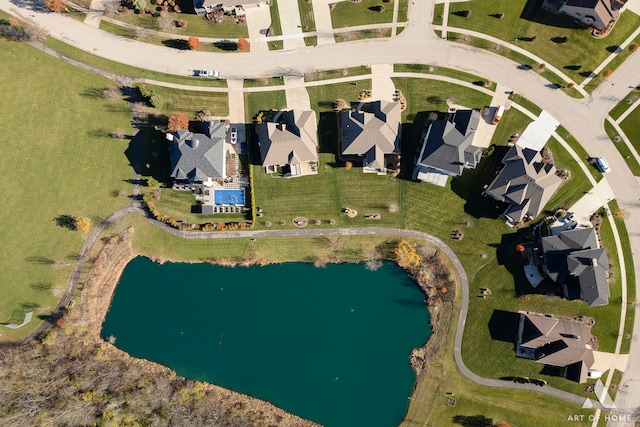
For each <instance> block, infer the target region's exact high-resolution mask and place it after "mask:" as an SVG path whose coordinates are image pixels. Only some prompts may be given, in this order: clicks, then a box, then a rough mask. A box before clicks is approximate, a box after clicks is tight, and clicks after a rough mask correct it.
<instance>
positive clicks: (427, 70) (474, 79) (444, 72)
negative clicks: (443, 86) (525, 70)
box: [393, 64, 496, 90]
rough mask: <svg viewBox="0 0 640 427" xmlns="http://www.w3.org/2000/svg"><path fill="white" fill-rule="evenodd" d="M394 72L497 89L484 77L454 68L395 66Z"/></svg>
mask: <svg viewBox="0 0 640 427" xmlns="http://www.w3.org/2000/svg"><path fill="white" fill-rule="evenodd" d="M393 71H394V72H396V73H424V74H435V75H438V76H445V77H451V78H454V79H457V80H462V81H463V82H468V83H473V84H475V85H477V86H483V87H486V88H487V89H489V90H495V89H496V84H495V83H494V82H492V81H489V80H487V79H483V78H482V77H479V76H476V75H473V74H470V73H465V72H464V71H458V70H454V69H452V68H445V67H436V66H433V65H425V64H395V65H394V66H393ZM487 83H489V84H487Z"/></svg>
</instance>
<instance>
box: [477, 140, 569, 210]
mask: <svg viewBox="0 0 640 427" xmlns="http://www.w3.org/2000/svg"><path fill="white" fill-rule="evenodd" d="M502 163H503V165H504V167H503V168H502V170H500V172H499V173H498V175H497V176H496V178H495V179H494V180H493V182H492V183H491V184H490V185H489V186H488V187H487V188H486V189H485V194H486V195H488V196H490V197H492V198H493V199H495V200H498V201H500V202H504V203H506V204H507V208H506V209H505V211H504V216H506V217H507V219H508V220H509V221H511V222H513V223H518V222H520V221H523V220H526V219H532V218H535V217H536V216H538V214H540V212H542V209H544V206H545V205H546V204H547V202H548V201H549V199H551V196H552V195H553V193H555V191H556V190H557V189H558V187H559V186H560V183H561V182H562V178H560V177H559V176H558V175H556V167H555V166H554V165H553V164H551V163H548V162H546V161H545V160H544V159H543V158H542V155H541V154H540V152H538V151H535V150H532V149H530V148H523V147H521V146H519V145H514V146H513V147H511V148H510V149H509V151H508V152H507V154H506V155H505V156H504V158H503V159H502Z"/></svg>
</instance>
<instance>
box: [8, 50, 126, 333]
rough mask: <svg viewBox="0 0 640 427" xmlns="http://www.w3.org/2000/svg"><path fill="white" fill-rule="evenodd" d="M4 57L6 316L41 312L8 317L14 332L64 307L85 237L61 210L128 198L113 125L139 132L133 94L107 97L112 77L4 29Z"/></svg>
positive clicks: (107, 208)
mask: <svg viewBox="0 0 640 427" xmlns="http://www.w3.org/2000/svg"><path fill="white" fill-rule="evenodd" d="M0 63H2V64H3V77H4V78H3V79H2V80H1V81H0V104H1V105H2V106H3V107H4V108H3V111H4V113H3V114H4V120H3V121H2V123H0V132H2V135H4V137H5V142H4V144H3V146H4V149H3V152H2V153H3V154H2V156H0V167H2V169H3V170H5V171H11V173H8V174H6V176H5V177H4V178H3V180H2V187H1V193H2V194H3V196H2V203H0V213H2V215H3V217H4V218H7V220H6V221H3V224H2V226H1V227H0V238H1V239H2V244H3V247H4V248H6V250H5V251H4V252H3V256H2V258H1V259H0V283H1V284H2V286H0V322H2V323H5V322H14V323H21V322H22V320H23V317H24V315H25V314H26V313H27V312H29V311H33V312H34V314H33V320H32V321H31V323H30V324H28V325H26V326H24V327H22V328H21V329H14V330H12V329H8V328H6V327H4V326H1V325H0V333H1V334H2V339H3V340H4V339H7V340H9V339H15V338H19V337H24V336H26V335H27V334H29V333H30V332H32V331H33V330H35V329H36V328H37V327H38V326H39V325H40V324H41V323H42V321H41V320H40V319H39V316H41V315H46V314H48V313H50V311H51V310H52V309H53V308H54V307H55V305H56V304H57V302H58V301H59V298H60V296H61V295H62V292H63V290H64V288H65V287H66V285H67V283H68V280H69V277H70V274H71V270H72V268H73V264H74V262H75V258H74V254H76V253H77V252H78V251H79V250H80V248H81V246H82V243H83V241H84V236H83V235H82V233H81V232H80V231H71V230H68V229H66V228H64V227H61V226H58V225H57V224H56V221H55V219H56V218H57V217H59V216H61V215H71V216H74V217H76V216H86V217H88V218H90V219H91V221H92V224H93V225H95V224H96V223H97V222H98V221H99V220H100V218H104V217H105V216H106V215H108V214H109V213H111V212H112V211H114V210H116V209H118V208H120V207H122V206H124V205H125V204H126V203H127V202H128V200H129V199H128V198H127V197H118V196H117V194H118V193H121V194H123V195H126V194H129V193H130V191H131V186H130V184H129V183H128V182H127V181H126V180H127V179H130V178H131V174H132V171H131V168H130V167H129V160H128V159H127V157H126V156H125V154H124V152H125V150H126V149H127V146H128V141H126V140H118V139H112V138H111V137H110V136H109V134H110V133H111V132H112V131H114V130H115V129H116V128H119V127H120V128H122V129H124V132H125V133H126V134H129V135H130V134H131V126H130V123H131V117H130V113H129V109H128V104H127V103H126V102H125V101H122V100H114V101H107V100H105V99H104V98H103V97H102V91H103V90H104V88H106V87H108V86H113V85H114V83H113V82H111V81H109V80H107V79H105V78H102V77H99V76H96V75H94V74H91V73H88V72H86V71H84V70H82V69H80V68H77V67H73V66H70V65H67V64H66V63H64V62H62V61H59V60H57V59H54V58H52V57H51V56H49V55H47V54H45V53H43V52H41V51H39V50H36V49H34V48H32V47H30V46H29V45H27V44H25V43H21V42H16V41H8V40H6V39H4V38H0ZM25 70H29V71H28V72H25ZM52 82H55V84H52ZM34 106H35V107H37V108H34ZM10 218H14V219H15V220H11V219H10Z"/></svg>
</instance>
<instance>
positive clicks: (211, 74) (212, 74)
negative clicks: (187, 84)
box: [194, 69, 220, 79]
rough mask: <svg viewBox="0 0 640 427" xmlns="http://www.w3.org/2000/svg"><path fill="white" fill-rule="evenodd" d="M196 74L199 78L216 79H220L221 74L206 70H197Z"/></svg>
mask: <svg viewBox="0 0 640 427" xmlns="http://www.w3.org/2000/svg"><path fill="white" fill-rule="evenodd" d="M194 74H195V75H196V76H198V77H214V78H216V79H217V78H218V77H220V73H219V72H217V71H215V70H206V69H202V70H195V71H194Z"/></svg>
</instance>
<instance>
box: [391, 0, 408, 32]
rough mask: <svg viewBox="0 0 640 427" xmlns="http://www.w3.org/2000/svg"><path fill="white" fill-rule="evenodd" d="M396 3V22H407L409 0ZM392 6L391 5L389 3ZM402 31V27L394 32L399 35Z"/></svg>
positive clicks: (400, 0)
mask: <svg viewBox="0 0 640 427" xmlns="http://www.w3.org/2000/svg"><path fill="white" fill-rule="evenodd" d="M396 1H399V3H398V19H397V20H396V22H407V15H408V13H409V0H396ZM391 4H393V3H391ZM403 29H404V27H398V28H397V30H396V34H400V32H401V31H402V30H403Z"/></svg>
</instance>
